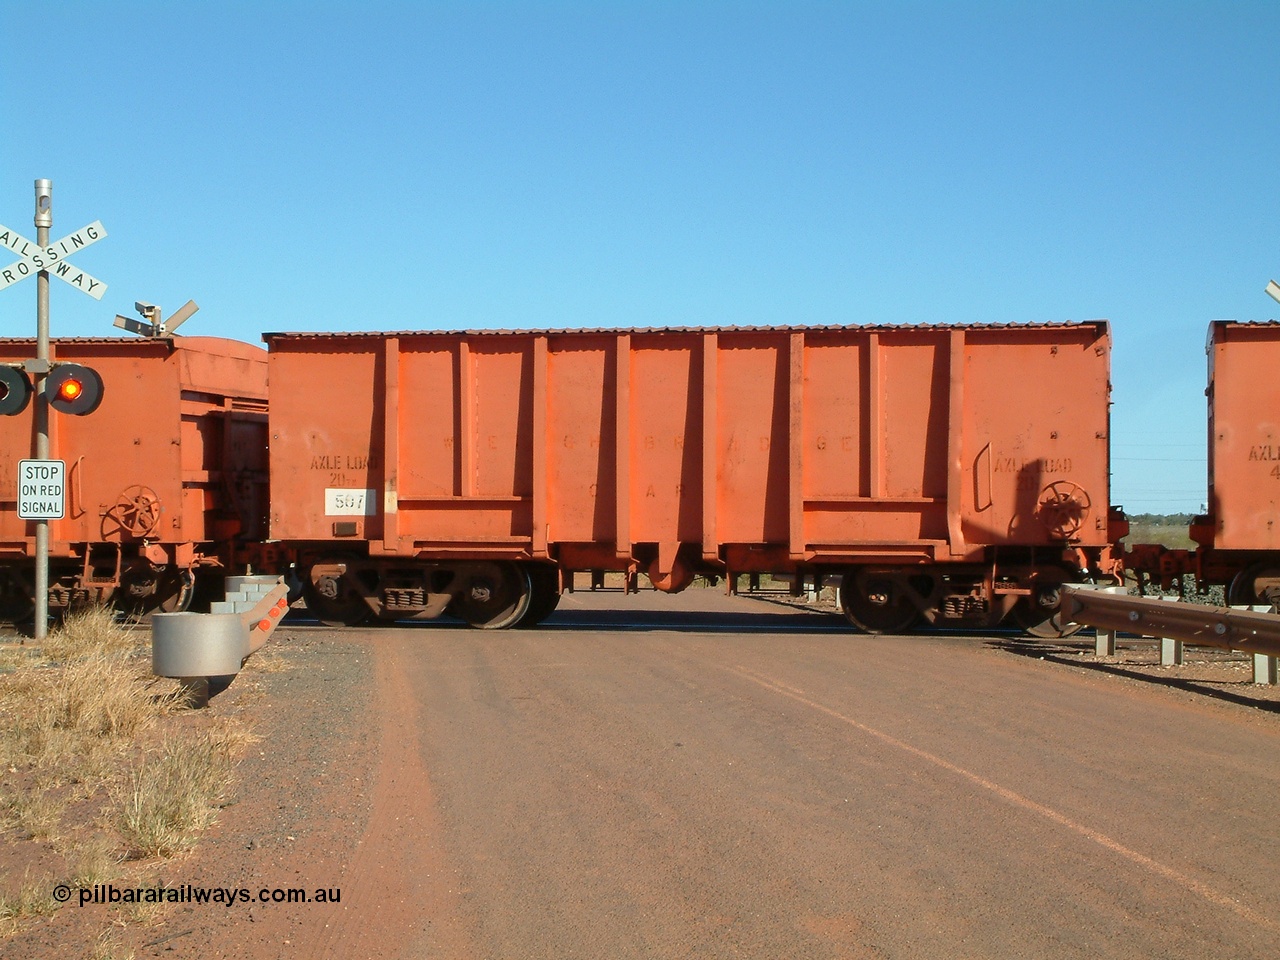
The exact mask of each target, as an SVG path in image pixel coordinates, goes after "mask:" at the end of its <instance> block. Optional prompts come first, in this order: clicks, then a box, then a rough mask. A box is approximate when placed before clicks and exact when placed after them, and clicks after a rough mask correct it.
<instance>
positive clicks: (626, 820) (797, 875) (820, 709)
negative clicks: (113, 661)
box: [85, 591, 1280, 960]
mask: <svg viewBox="0 0 1280 960" xmlns="http://www.w3.org/2000/svg"><path fill="white" fill-rule="evenodd" d="M659 599H660V600H661V602H663V603H664V604H666V606H667V609H666V610H663V611H659V610H656V609H651V608H652V607H653V606H655V605H656V604H657V603H658V602H659V600H658V599H647V598H643V597H642V598H621V597H616V596H609V595H606V596H590V595H582V594H579V595H575V596H572V597H568V598H566V600H565V603H564V604H563V606H562V608H561V613H560V614H558V615H557V618H556V619H555V621H553V622H552V624H551V625H549V626H548V627H547V628H546V629H542V630H537V631H530V632H525V631H518V632H504V633H497V634H490V633H485V632H481V631H474V630H466V629H460V628H444V627H440V626H431V627H427V628H412V627H404V628H400V627H397V628H384V629H380V630H377V631H374V632H369V633H364V634H352V633H335V632H329V631H323V630H320V629H319V628H310V629H305V628H303V629H298V628H295V629H291V630H290V629H286V630H284V631H282V633H283V635H282V636H280V635H278V636H279V643H280V644H281V647H282V650H283V652H284V654H285V655H286V657H287V659H288V660H289V662H290V664H291V669H290V671H287V672H285V673H281V674H275V675H271V676H269V677H268V678H267V683H266V689H267V693H268V696H267V697H266V698H265V699H264V700H262V701H261V702H260V703H258V704H256V705H254V706H253V707H252V709H253V710H255V711H257V712H258V713H260V715H261V719H260V724H261V727H260V729H262V730H263V732H270V731H272V730H274V731H275V733H274V735H273V736H271V737H270V738H269V739H267V740H265V741H264V742H263V743H261V744H259V745H258V747H257V748H255V753H256V754H258V755H257V756H251V757H250V759H249V760H248V761H247V762H246V764H245V766H244V767H243V768H242V775H243V782H242V784H241V786H240V788H239V794H238V800H239V802H238V803H237V804H236V805H235V806H234V807H230V808H228V809H227V810H226V811H224V816H223V820H222V822H221V824H220V825H219V826H218V827H216V828H215V829H214V831H213V832H212V833H211V835H210V837H209V838H208V841H207V842H206V843H205V844H204V846H203V847H202V851H201V853H200V855H199V856H198V858H196V859H193V860H191V861H189V862H187V863H185V864H182V865H179V866H178V867H176V868H175V870H174V873H175V876H173V877H172V878H170V880H169V882H170V883H174V884H181V883H191V884H204V885H209V886H213V885H219V884H220V885H223V886H227V887H230V888H240V887H244V888H245V889H251V890H252V891H253V893H254V895H255V896H256V895H257V894H258V891H259V890H260V889H263V888H276V887H281V888H283V887H298V888H306V889H315V888H323V889H334V888H337V889H340V891H341V902H340V903H337V904H332V903H323V904H320V903H311V904H307V905H289V904H261V903H256V902H255V903H253V904H251V905H249V904H236V905H234V906H233V907H232V908H226V907H216V906H212V905H207V904H205V905H192V904H188V905H184V906H182V907H179V908H173V909H172V910H171V912H170V914H169V915H168V916H167V917H166V919H165V920H164V922H163V924H162V925H160V926H158V927H154V928H151V929H134V928H130V930H129V937H130V941H129V946H130V947H131V948H133V949H135V950H136V951H137V956H138V957H140V958H141V957H166V958H182V957H192V958H194V957H218V956H225V957H233V956H234V957H249V958H254V960H258V958H275V957H299V958H316V960H321V958H359V957H385V958H393V957H406V958H409V957H415V958H416V957H431V958H436V957H439V958H470V957H476V958H495V960H496V958H521V960H524V958H535V957H547V958H568V957H584V958H605V957H607V958H611V960H612V958H627V957H635V958H641V957H644V958H652V957H698V958H706V957H761V958H777V957H788V958H793V957H794V958H799V957H815V958H817V957H929V958H936V957H993V958H995V957H999V958H1010V957H1055V958H1059V957H1089V958H1097V957H1164V958H1174V957H1187V958H1196V960H1205V958H1213V957H1223V958H1227V957H1230V958H1246V957H1260V958H1261V957H1274V956H1276V955H1278V954H1280V885H1278V884H1277V883H1276V876H1277V875H1276V864H1277V862H1280V857H1278V856H1277V854H1278V853H1280V840H1278V839H1277V837H1278V836H1280V831H1277V824H1276V817H1275V814H1274V812H1273V810H1274V805H1275V799H1276V797H1277V795H1278V793H1280V791H1278V790H1277V787H1278V786H1280V749H1278V748H1280V717H1277V715H1275V714H1274V713H1268V712H1265V711H1259V710H1251V709H1248V708H1247V707H1243V706H1240V705H1237V704H1231V703H1223V702H1217V701H1214V700H1210V699H1207V698H1203V697H1195V696H1190V695H1188V694H1186V693H1185V692H1181V691H1175V690H1168V689H1162V688H1159V687H1153V686H1150V685H1142V684H1137V683H1133V682H1126V681H1124V680H1123V679H1120V678H1117V677H1114V676H1106V675H1101V674H1088V673H1086V672H1083V671H1080V670H1077V669H1073V668H1070V667H1065V666H1063V665H1061V664H1058V663H1053V662H1042V661H1039V660H1037V659H1034V658H1028V657H1024V656H1016V655H1013V654H1010V653H1009V652H1007V651H1006V650H1003V649H1000V647H999V646H997V645H994V644H992V643H990V642H987V641H984V640H982V639H980V638H962V639H956V638H942V637H915V638H910V639H892V638H871V637H855V636H852V635H850V634H849V633H848V632H847V631H846V630H844V629H843V627H842V626H841V625H840V623H839V622H837V621H835V620H833V619H830V618H825V617H821V616H816V615H813V614H809V613H805V612H802V611H794V610H789V609H786V608H781V607H773V606H765V607H763V608H762V607H761V606H760V605H759V604H758V603H757V602H755V601H750V600H745V599H736V598H724V597H721V596H719V595H718V594H715V593H712V592H711V591H696V592H690V593H687V594H683V595H681V596H680V597H677V598H659ZM611 605H613V606H617V607H618V608H620V609H623V610H625V611H626V615H625V617H618V616H617V615H614V614H611V613H609V612H608V611H607V610H605V609H603V608H605V607H608V606H611ZM762 609H763V612H761V611H762ZM624 619H625V621H626V623H627V624H628V625H627V626H625V627H622V625H621V621H622V620H624ZM85 909H92V908H85Z"/></svg>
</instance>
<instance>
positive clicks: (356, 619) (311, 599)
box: [302, 560, 373, 627]
mask: <svg viewBox="0 0 1280 960" xmlns="http://www.w3.org/2000/svg"><path fill="white" fill-rule="evenodd" d="M302 597H303V599H304V600H306V602H307V609H308V610H309V611H311V615H312V616H313V617H315V618H316V619H317V620H319V621H320V622H321V623H323V624H325V625H326V626H330V627H355V626H358V625H359V624H362V623H364V622H365V621H366V620H368V619H369V617H370V616H372V615H373V611H372V610H370V609H369V605H368V604H367V603H365V602H364V598H363V597H361V596H360V594H358V593H357V592H356V591H355V590H354V589H352V587H351V584H349V583H348V582H347V564H346V562H345V561H342V560H336V561H334V560H327V561H325V562H324V563H318V564H316V565H315V566H313V567H311V568H309V569H307V570H305V571H303V574H302Z"/></svg>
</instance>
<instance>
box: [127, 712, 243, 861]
mask: <svg viewBox="0 0 1280 960" xmlns="http://www.w3.org/2000/svg"><path fill="white" fill-rule="evenodd" d="M240 742H241V741H240V740H239V738H237V737H236V736H235V735H234V734H232V733H229V732H228V731H227V730H225V729H220V730H210V731H208V732H206V733H205V734H204V735H203V736H201V737H199V738H198V739H196V740H195V741H194V742H191V741H189V740H187V741H182V742H177V741H172V740H166V741H165V742H164V744H163V745H162V746H161V748H160V750H159V751H157V752H156V753H154V754H150V755H147V756H144V757H143V759H142V762H141V763H139V764H138V765H137V766H136V767H134V768H133V770H132V772H131V775H130V778H129V782H128V784H127V786H126V787H125V788H124V789H123V790H122V791H120V795H119V808H120V822H119V827H120V832H121V835H122V836H123V837H124V839H125V842H126V844H127V845H128V849H129V855H130V856H131V857H134V858H136V859H141V858H150V857H162V858H163V857H172V856H174V855H176V854H179V853H182V852H184V851H186V850H188V849H190V847H191V846H192V845H193V844H194V843H195V840H196V837H197V836H198V835H199V833H200V831H202V830H204V828H205V827H207V826H208V825H209V824H210V823H212V822H213V820H214V818H215V817H216V815H217V809H218V808H217V802H218V800H220V799H221V798H222V795H223V791H224V790H225V788H226V784H227V781H228V779H229V778H230V774H231V768H232V765H233V763H234V759H235V754H236V748H237V746H238V744H239V743H240Z"/></svg>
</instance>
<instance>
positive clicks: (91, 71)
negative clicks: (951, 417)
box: [0, 0, 1280, 513]
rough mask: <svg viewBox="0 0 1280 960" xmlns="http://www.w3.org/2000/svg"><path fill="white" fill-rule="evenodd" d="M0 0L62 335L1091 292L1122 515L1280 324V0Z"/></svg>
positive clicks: (29, 196)
mask: <svg viewBox="0 0 1280 960" xmlns="http://www.w3.org/2000/svg"><path fill="white" fill-rule="evenodd" d="M0 9H3V12H4V14H5V16H4V20H3V22H4V24H5V26H4V28H3V30H2V31H0V89H2V90H3V96H2V97H0V129H3V131H4V137H3V143H4V149H3V151H0V223H4V224H5V225H7V226H9V227H13V228H15V229H17V230H19V231H21V232H23V233H26V234H27V235H28V236H34V227H33V226H32V220H31V216H32V208H33V192H32V182H33V180H34V179H35V178H37V177H48V178H50V179H52V180H53V183H54V227H53V231H52V232H53V235H54V236H55V237H59V236H62V235H63V234H65V233H69V232H71V231H73V230H75V229H77V228H79V227H81V226H83V225H85V224H87V223H89V222H91V221H93V220H101V221H102V222H103V223H104V225H105V226H106V228H107V230H108V232H109V236H108V238H107V239H106V240H104V241H102V242H101V243H99V244H97V245H96V246H94V247H92V248H90V249H87V250H85V251H82V252H81V253H80V254H79V255H78V256H77V257H76V258H75V261H74V262H76V263H77V264H78V265H79V266H81V267H83V268H84V269H85V270H87V271H89V272H90V273H92V274H94V275H95V276H97V277H98V278H100V279H101V280H104V281H105V282H107V283H108V284H109V286H110V288H109V290H108V291H107V294H106V297H105V298H104V299H103V301H102V302H101V303H97V302H95V301H93V300H91V299H89V298H88V297H87V296H85V295H84V294H82V293H79V292H77V291H75V290H73V289H71V288H70V287H68V286H66V285H64V284H60V283H57V282H56V281H55V282H54V284H53V293H52V326H53V333H54V335H55V336H57V335H63V336H71V335H101V334H111V333H114V332H116V331H115V330H114V329H113V328H112V326H111V319H112V317H113V315H114V314H115V313H117V312H119V313H125V314H133V302H134V301H135V300H148V301H150V302H153V303H158V304H161V305H162V306H163V307H164V308H165V310H166V312H172V310H174V309H176V308H177V307H178V306H180V305H181V304H182V303H184V302H185V301H186V300H187V299H190V298H194V299H195V300H197V301H198V302H199V303H200V305H201V308H202V309H201V311H200V313H199V314H198V315H197V316H196V317H195V319H193V320H191V321H189V323H188V324H187V326H186V327H185V328H184V332H189V333H205V334H219V335H226V336H232V337H237V338H241V339H246V340H253V341H257V339H258V337H259V335H260V333H261V332H262V331H264V330H345V329H415V328H449V327H508V328H529V327H546V326H554V327H573V326H613V325H620V326H634V325H643V326H647V325H655V324H662V325H666V324H825V323H919V322H948V323H965V322H978V321H996V322H1008V321H1043V320H1084V319H1094V318H1100V317H1101V318H1107V319H1109V320H1111V321H1112V324H1113V334H1114V339H1115V350H1114V355H1113V380H1114V383H1115V390H1114V400H1115V406H1114V413H1113V433H1114V456H1115V462H1114V482H1113V489H1112V500H1113V502H1115V503H1119V504H1123V505H1124V506H1125V507H1126V509H1127V510H1129V511H1130V512H1131V513H1132V512H1142V511H1156V512H1172V511H1182V510H1197V509H1199V507H1200V505H1201V504H1202V503H1203V501H1204V496H1205V493H1204V487H1205V483H1204V462H1203V456H1204V454H1203V451H1204V435H1205V426H1204V421H1205V413H1204V397H1203V387H1204V380H1205V363H1204V339H1205V333H1206V329H1207V326H1208V322H1209V321H1210V320H1211V319H1215V318H1224V317H1225V318H1233V319H1241V320H1247V319H1266V318H1270V317H1272V316H1275V315H1276V314H1277V313H1280V305H1277V304H1274V303H1273V302H1272V301H1271V300H1270V299H1269V298H1267V297H1266V295H1265V294H1264V293H1263V287H1264V286H1265V285H1266V282H1267V280H1268V279H1270V278H1271V277H1273V276H1274V277H1277V278H1278V279H1280V216H1278V215H1277V205H1276V199H1275V198H1276V193H1277V189H1278V188H1280V177H1278V176H1277V173H1278V170H1280V167H1278V165H1277V162H1276V161H1277V158H1278V157H1280V130H1278V128H1277V124H1278V123H1280V120H1277V118H1276V109H1275V108H1276V102H1277V93H1278V92H1280V73H1278V72H1277V59H1276V46H1275V30H1274V25H1275V13H1276V9H1275V6H1274V3H1270V4H1268V3H1261V2H1258V3H1244V2H1241V3H1230V2H1221V0H1218V2H1197V3H1178V2H1173V3H1159V4H1157V3H1150V4H1126V3H1118V4H1117V3H1099V4H1092V3H1054V4H1049V3H1043V4H1040V3H1030V2H1011V3H989V2H988V3H983V2H977V3H925V2H916V3H911V2H908V3H806V2H803V0H801V2H795V0H792V2H787V3H782V2H778V3H768V4H766V3H749V2H748V3H674V2H663V3H634V2H616V3H563V2H549V3H515V2H509V3H500V2H475V3H402V4H394V3H385V2H378V0H373V2H365V3H358V4H355V3H328V2H317V3H307V4H303V3H272V2H269V0H268V2H265V3H225V2H220V3H216V4H215V3H200V2H188V3H163V4H162V3H139V2H131V0H115V2H111V3H106V2H99V3H88V2H64V3H56V4H53V3H50V4H39V5H35V6H33V5H32V4H30V3H29V2H23V3H17V2H13V0H0ZM34 326H35V289H34V283H32V282H30V281H28V282H26V283H23V284H20V285H18V286H14V287H10V288H8V289H7V290H0V331H2V332H3V333H4V334H9V335H29V334H30V333H31V332H33V330H34ZM1039 386H1040V385H1029V389H1036V388H1038V387H1039ZM1059 387H1060V388H1061V389H1064V390H1068V391H1069V390H1070V385H1059Z"/></svg>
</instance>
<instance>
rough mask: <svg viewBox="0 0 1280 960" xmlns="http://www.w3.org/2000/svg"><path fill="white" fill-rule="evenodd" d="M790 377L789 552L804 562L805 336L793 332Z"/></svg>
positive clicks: (790, 351) (792, 557) (789, 344)
mask: <svg viewBox="0 0 1280 960" xmlns="http://www.w3.org/2000/svg"><path fill="white" fill-rule="evenodd" d="M787 342H788V348H789V349H788V352H789V354H790V357H789V359H790V367H791V377H790V385H789V387H788V399H789V401H790V403H789V405H790V418H789V421H788V430H787V434H788V446H789V450H788V453H789V454H790V462H789V464H788V470H787V477H788V483H787V489H788V491H789V497H790V522H789V524H788V529H789V533H790V537H789V539H790V552H791V559H792V560H802V559H804V545H805V539H804V333H803V332H802V331H794V332H793V333H792V334H791V336H790V337H789V338H788V341H787Z"/></svg>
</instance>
